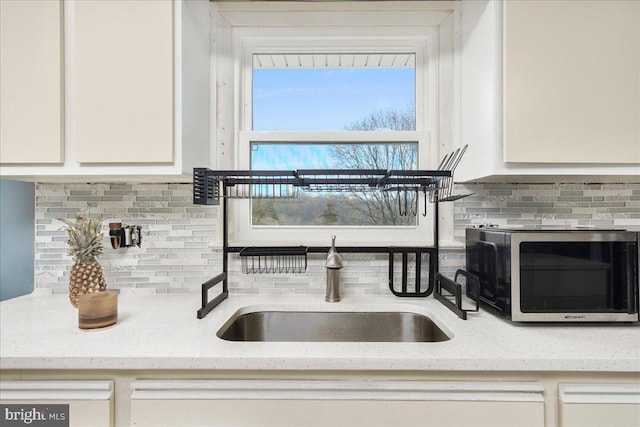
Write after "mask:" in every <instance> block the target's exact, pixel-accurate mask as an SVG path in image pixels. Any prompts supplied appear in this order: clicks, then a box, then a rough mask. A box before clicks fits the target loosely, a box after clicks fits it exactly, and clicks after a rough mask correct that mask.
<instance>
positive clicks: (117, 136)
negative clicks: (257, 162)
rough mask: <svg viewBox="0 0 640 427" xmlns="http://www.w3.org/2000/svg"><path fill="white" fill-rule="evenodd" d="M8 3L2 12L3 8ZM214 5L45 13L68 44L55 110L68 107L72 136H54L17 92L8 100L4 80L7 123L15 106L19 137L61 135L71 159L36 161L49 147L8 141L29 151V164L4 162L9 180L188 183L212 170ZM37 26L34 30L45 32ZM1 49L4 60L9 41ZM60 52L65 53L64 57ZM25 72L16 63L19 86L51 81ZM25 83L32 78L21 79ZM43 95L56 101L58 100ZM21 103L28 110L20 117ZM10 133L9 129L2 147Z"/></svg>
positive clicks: (107, 2)
mask: <svg viewBox="0 0 640 427" xmlns="http://www.w3.org/2000/svg"><path fill="white" fill-rule="evenodd" d="M10 3H13V2H10ZM15 3H18V4H20V5H23V4H34V3H35V4H45V3H46V4H49V3H54V2H32V1H29V0H18V1H17V2H15ZM2 4H3V11H4V9H5V7H4V4H5V2H4V1H3V2H2ZM56 4H57V2H56ZM58 6H60V4H58ZM21 7H23V6H21ZM60 7H61V6H60ZM210 7H211V6H210V3H209V2H208V1H207V0H189V1H182V0H175V1H167V0H126V1H125V0H76V1H65V2H64V8H63V11H62V13H59V14H58V15H56V16H53V13H51V14H49V15H48V16H47V22H48V23H49V25H51V26H56V25H57V26H58V28H63V32H62V33H61V32H60V30H58V32H59V33H58V36H57V40H58V43H60V41H61V40H64V43H63V47H64V49H63V50H64V74H61V73H59V74H58V80H59V81H58V84H59V86H61V84H60V79H61V78H63V79H64V96H62V95H61V94H58V98H57V99H58V101H57V104H58V108H62V111H61V112H59V114H63V113H64V121H63V123H64V128H63V130H64V132H62V129H58V131H57V133H56V135H53V134H54V133H55V132H54V130H52V129H50V128H49V127H41V126H39V125H38V126H36V125H35V124H37V123H39V122H38V121H39V120H42V119H41V116H42V114H40V113H39V110H37V109H35V108H22V104H20V103H19V101H16V98H18V96H17V95H16V96H12V97H10V98H7V99H6V100H5V94H4V85H5V79H4V77H3V80H2V84H3V96H2V108H3V113H2V114H3V116H2V118H3V127H4V121H5V112H4V111H5V105H7V111H9V112H10V113H11V114H12V116H10V118H11V119H12V121H15V123H16V125H15V126H12V127H11V129H10V130H11V132H12V134H11V135H13V134H15V131H14V128H15V129H18V130H20V129H24V128H29V126H31V127H32V128H33V127H37V128H39V130H38V132H39V133H40V134H43V135H40V134H39V135H40V137H39V138H37V140H38V141H39V142H40V143H41V144H42V141H43V140H44V141H46V142H47V144H48V145H51V144H50V142H49V141H50V140H52V139H53V137H54V136H56V137H57V138H58V149H59V150H61V148H60V146H61V145H62V146H63V147H64V154H61V153H62V151H59V154H58V157H57V162H58V163H62V164H61V165H34V164H33V163H42V161H34V160H32V159H36V158H38V156H39V155H40V153H38V151H41V150H40V149H39V148H35V147H33V148H31V149H29V146H27V147H26V148H27V149H23V144H21V142H20V141H19V140H18V139H17V138H15V137H12V139H11V140H7V147H8V148H7V151H11V150H13V151H18V152H24V153H23V155H24V159H23V160H21V161H20V163H23V164H22V165H17V164H7V163H10V162H9V161H8V160H7V159H4V158H3V159H2V162H3V165H2V168H1V169H0V170H1V175H2V176H12V177H17V178H24V179H36V180H40V181H47V180H60V179H64V180H67V181H74V180H83V181H84V180H91V179H100V180H102V181H120V180H139V181H156V180H163V181H188V180H190V177H191V175H192V169H193V168H194V167H207V166H210V164H211V160H212V159H211V149H210V146H211V142H210V139H209V134H210V132H209V129H210V123H211V122H210V117H209V116H210V115H209V112H210V95H209V92H210V18H209V9H210ZM2 19H3V21H2V22H3V30H2V31H3V33H2V34H3V39H4V34H5V29H4V20H5V18H4V17H3V18H2ZM50 21H51V22H53V23H51V22H50ZM39 27H41V25H39V26H38V28H36V30H38V31H41V30H42V28H39ZM6 31H7V32H9V31H17V29H15V30H14V29H12V28H9V29H7V30H6ZM50 32H51V31H50ZM30 33H31V31H27V34H29V35H30ZM47 34H49V33H47ZM62 36H63V37H62ZM31 37H32V38H35V36H31ZM42 38H43V39H45V37H42ZM47 40H48V39H47ZM3 43H4V41H3ZM13 43H14V44H17V42H13ZM38 43H44V41H40V39H38V40H35V41H34V42H30V43H29V46H31V45H33V46H34V47H33V49H34V50H37V52H38V53H37V54H38V55H40V50H45V49H44V48H43V47H42V46H40V45H39V44H38ZM48 43H49V44H51V43H50V42H48ZM49 44H47V45H46V50H47V51H49V50H50V49H51V47H49ZM2 47H3V63H4V58H5V45H4V44H3V45H2ZM12 47H13V48H14V49H18V48H19V46H12ZM61 48H62V47H61V46H58V48H57V49H58V50H57V51H58V56H61V55H60V51H61ZM7 52H8V53H7V55H9V54H11V53H12V51H11V50H7ZM39 61H43V60H42V59H39ZM3 67H4V65H3ZM25 67H26V65H23V64H22V63H18V64H15V65H12V67H9V68H11V69H12V72H13V73H14V74H13V76H14V77H13V79H14V81H16V82H19V84H20V85H21V86H28V85H29V84H30V83H31V81H32V80H35V79H36V78H37V77H46V78H49V75H48V73H44V72H43V73H42V74H44V76H34V77H31V76H30V75H28V74H25V73H22V74H21V70H22V69H23V68H25ZM58 68H60V69H61V68H62V67H61V65H58ZM3 73H4V68H3ZM27 78H29V81H23V80H24V79H27ZM49 80H51V79H49ZM47 83H48V84H49V85H51V83H50V82H47ZM34 90H35V89H29V91H30V92H27V94H30V93H31V92H33V91H34ZM38 92H39V94H40V95H39V96H41V98H42V99H43V100H46V101H47V102H48V103H50V100H51V99H52V98H53V95H49V93H48V92H44V91H42V90H39V89H38ZM34 97H35V95H33V96H32V98H34ZM62 99H64V102H61V100H62ZM20 102H22V101H20ZM25 102H26V101H25ZM29 103H31V104H33V103H34V100H33V99H31V100H29ZM14 105H18V106H20V107H21V108H20V109H16V110H15V111H14V110H13V106H14ZM61 105H62V106H63V107H61ZM48 115H49V116H52V115H53V113H52V112H48ZM47 117H48V116H47ZM59 122H62V121H61V120H59ZM4 132H5V131H4V128H3V134H2V135H3V144H2V145H3V150H4V149H5V133H4ZM29 132H35V131H33V130H32V129H29ZM61 135H64V138H63V141H64V142H63V144H61V143H60V137H61ZM31 138H32V139H36V138H35V137H31ZM2 153H3V157H4V151H3V152H2ZM12 163H13V162H12ZM24 163H29V164H28V165H25V164H24ZM47 163H54V161H51V160H49V161H47Z"/></svg>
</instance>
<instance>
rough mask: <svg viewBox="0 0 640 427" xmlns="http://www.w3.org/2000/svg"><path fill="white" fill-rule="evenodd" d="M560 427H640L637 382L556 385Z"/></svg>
mask: <svg viewBox="0 0 640 427" xmlns="http://www.w3.org/2000/svg"><path fill="white" fill-rule="evenodd" d="M559 391H560V405H559V406H560V407H559V411H560V427H601V426H615V427H638V426H640V385H638V384H560V386H559Z"/></svg>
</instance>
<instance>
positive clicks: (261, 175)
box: [193, 146, 468, 319]
mask: <svg viewBox="0 0 640 427" xmlns="http://www.w3.org/2000/svg"><path fill="white" fill-rule="evenodd" d="M465 151H466V146H465V147H464V148H462V149H458V150H456V151H454V152H453V153H451V154H449V155H447V156H445V158H444V159H443V160H442V162H441V163H440V165H439V166H438V169H436V170H382V169H356V170H347V169H299V170H293V171H286V170H277V171H255V170H211V169H207V168H195V169H194V171H193V202H194V204H198V205H221V208H222V240H223V244H222V268H223V272H222V273H221V274H219V275H218V276H216V277H214V278H213V279H211V280H208V281H207V282H205V283H203V284H202V307H201V308H200V309H199V310H198V313H197V315H198V318H199V319H201V318H203V317H205V316H206V315H207V313H209V312H210V311H211V310H212V309H214V308H215V307H216V306H217V305H218V304H220V303H221V302H222V301H224V300H225V299H226V298H227V297H228V295H229V291H228V264H229V254H231V253H237V254H238V256H239V258H240V261H241V269H242V272H243V273H245V274H276V273H285V274H298V273H304V272H305V271H306V269H307V254H309V253H327V252H328V250H329V247H328V246H327V247H323V246H252V247H234V246H230V245H229V224H228V204H229V202H230V201H231V200H233V199H265V198H268V199H290V198H295V197H297V196H298V195H299V192H300V191H307V192H331V193H345V192H346V193H367V192H373V191H381V192H393V193H396V194H397V197H396V199H397V203H398V213H399V214H400V216H416V215H417V214H418V200H419V198H422V199H423V201H424V210H423V216H426V215H427V202H429V203H432V204H433V205H434V211H433V230H434V238H433V245H431V246H429V245H425V246H417V247H416V246H412V247H404V246H353V247H350V246H349V247H347V246H345V247H338V248H336V249H337V250H338V252H340V253H379V254H387V255H388V257H389V283H388V284H389V290H390V291H391V293H392V294H393V295H395V296H398V297H426V296H429V295H431V294H432V293H433V291H434V289H435V286H436V277H437V275H438V274H439V273H438V266H439V262H438V256H439V244H438V236H439V228H438V227H439V223H438V221H439V211H438V206H439V203H440V202H448V201H453V200H458V199H460V198H462V197H466V196H468V194H463V195H453V191H452V188H453V183H454V181H453V171H454V170H455V168H456V167H457V166H458V164H459V162H460V159H461V158H462V156H463V155H464V152H465ZM397 258H399V259H400V262H401V275H400V284H399V285H398V284H397V283H396V280H395V270H394V264H395V263H396V259H397ZM423 258H424V259H425V261H424V262H426V263H428V270H427V271H428V277H427V278H426V280H424V278H423V270H424V268H423V265H422V264H423ZM395 265H397V264H395ZM410 276H412V277H413V280H414V283H409V282H410V281H409V278H410ZM219 284H221V286H222V291H221V292H220V293H219V295H217V296H216V297H214V298H213V299H209V298H208V293H209V290H210V289H211V288H213V287H216V286H217V285H219Z"/></svg>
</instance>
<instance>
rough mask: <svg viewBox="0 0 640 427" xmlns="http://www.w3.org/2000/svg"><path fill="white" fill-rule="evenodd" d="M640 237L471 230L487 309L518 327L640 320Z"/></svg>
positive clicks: (469, 243) (470, 257)
mask: <svg viewBox="0 0 640 427" xmlns="http://www.w3.org/2000/svg"><path fill="white" fill-rule="evenodd" d="M639 236H640V233H637V232H631V231H625V230H593V229H575V230H573V229H572V230H567V229H563V230H559V229H500V228H468V229H467V230H466V264H467V265H466V267H467V271H468V272H469V273H472V274H474V275H476V276H477V277H478V279H479V282H480V289H479V290H478V293H479V301H480V304H481V306H483V307H485V308H488V309H490V310H493V311H495V312H497V313H499V314H501V315H502V316H505V317H507V318H510V319H511V320H513V321H518V322H634V321H638V320H639V317H638V264H640V258H639V254H638V244H639Z"/></svg>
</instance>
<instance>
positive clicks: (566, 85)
mask: <svg viewBox="0 0 640 427" xmlns="http://www.w3.org/2000/svg"><path fill="white" fill-rule="evenodd" d="M460 16H461V19H460V27H461V39H460V64H461V83H460V93H461V104H460V105H461V131H460V139H461V142H462V144H469V150H468V152H467V155H466V158H465V159H464V160H463V162H462V163H461V165H460V168H459V169H458V172H457V173H456V178H458V179H460V180H463V181H464V180H498V181H499V180H504V179H509V177H513V176H514V175H516V176H520V177H522V179H523V180H527V179H528V180H532V181H557V180H559V179H560V180H567V181H572V180H584V179H594V178H595V179H598V180H602V181H611V180H620V179H622V180H628V179H629V178H630V177H633V176H636V177H637V175H640V2H635V1H616V0H612V1H565V0H559V1H553V2H550V1H549V2H545V1H527V0H522V1H511V0H507V1H504V2H502V1H491V0H487V1H477V2H463V3H462V6H461V14H460ZM511 179H513V178H511Z"/></svg>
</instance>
